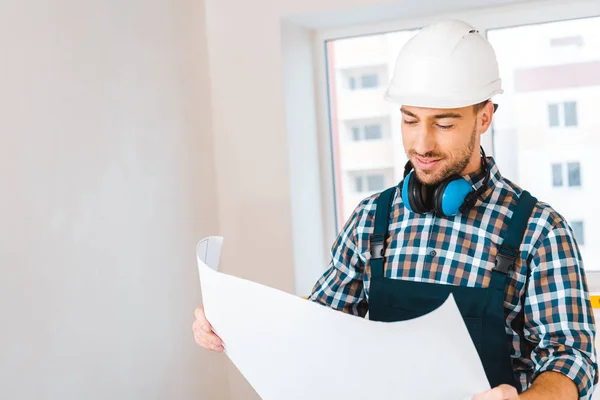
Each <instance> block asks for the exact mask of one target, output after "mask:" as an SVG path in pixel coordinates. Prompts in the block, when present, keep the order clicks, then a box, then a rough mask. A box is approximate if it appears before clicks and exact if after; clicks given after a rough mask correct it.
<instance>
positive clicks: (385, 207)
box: [370, 186, 397, 277]
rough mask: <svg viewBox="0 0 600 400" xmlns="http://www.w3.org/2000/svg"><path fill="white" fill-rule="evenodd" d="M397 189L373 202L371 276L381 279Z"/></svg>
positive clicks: (382, 194) (389, 190)
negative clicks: (391, 211) (391, 212)
mask: <svg viewBox="0 0 600 400" xmlns="http://www.w3.org/2000/svg"><path fill="white" fill-rule="evenodd" d="M396 189H397V187H396V186H394V187H391V188H389V189H387V190H385V191H383V192H382V193H381V194H380V195H379V197H378V198H377V200H376V202H375V207H376V208H375V227H374V230H373V234H372V235H371V243H370V250H371V260H370V263H371V276H372V277H383V262H384V260H385V258H384V255H385V242H386V239H387V237H388V232H389V223H390V209H391V207H392V199H393V198H394V193H395V192H396Z"/></svg>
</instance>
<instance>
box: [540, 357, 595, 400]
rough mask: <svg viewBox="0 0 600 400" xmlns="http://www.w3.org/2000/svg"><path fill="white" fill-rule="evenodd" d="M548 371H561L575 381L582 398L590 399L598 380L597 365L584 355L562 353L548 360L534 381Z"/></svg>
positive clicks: (584, 399)
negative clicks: (592, 363) (587, 359)
mask: <svg viewBox="0 0 600 400" xmlns="http://www.w3.org/2000/svg"><path fill="white" fill-rule="evenodd" d="M547 371H553V372H559V373H561V374H563V375H565V376H567V377H568V378H569V379H571V380H572V381H573V382H575V385H577V388H578V390H579V399H580V400H590V399H591V397H592V394H593V388H594V385H595V384H596V383H597V382H598V376H597V372H596V366H595V365H593V366H592V365H590V363H589V362H588V361H586V360H585V359H584V358H583V357H577V356H574V355H561V356H560V357H556V358H554V357H553V358H551V359H550V360H548V361H546V362H545V363H544V364H542V366H541V367H540V368H538V369H537V370H536V371H535V373H534V375H533V379H532V381H533V380H535V378H537V377H538V376H539V375H540V374H541V373H542V372H547ZM592 374H593V376H592Z"/></svg>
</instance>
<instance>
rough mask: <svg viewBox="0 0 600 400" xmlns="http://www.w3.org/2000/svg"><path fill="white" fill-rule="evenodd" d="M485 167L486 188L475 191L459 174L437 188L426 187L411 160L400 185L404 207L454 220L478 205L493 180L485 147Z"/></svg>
mask: <svg viewBox="0 0 600 400" xmlns="http://www.w3.org/2000/svg"><path fill="white" fill-rule="evenodd" d="M481 167H482V168H483V169H484V171H485V179H484V182H483V185H481V187H480V188H479V189H477V190H476V191H475V190H473V187H472V186H471V184H470V183H469V182H467V180H466V179H464V178H463V177H461V176H458V175H452V176H450V177H448V178H446V179H444V180H443V181H442V182H440V183H439V184H437V185H435V186H428V185H424V184H422V183H421V182H420V181H419V179H417V176H416V175H415V174H414V170H413V165H412V163H411V162H410V161H408V162H407V163H406V166H405V167H404V179H403V180H402V182H401V183H400V186H401V187H402V199H403V200H404V205H405V206H406V208H408V209H409V210H410V211H412V212H415V213H417V214H426V213H428V212H431V211H434V212H435V213H436V214H437V215H440V216H445V217H451V216H454V215H456V214H458V213H464V212H465V211H467V210H468V209H470V208H471V207H473V206H474V205H475V203H476V202H477V197H479V196H480V195H481V194H482V193H483V192H484V191H485V190H486V189H487V184H488V182H489V179H490V170H489V168H488V164H487V159H486V156H485V152H484V151H483V148H481Z"/></svg>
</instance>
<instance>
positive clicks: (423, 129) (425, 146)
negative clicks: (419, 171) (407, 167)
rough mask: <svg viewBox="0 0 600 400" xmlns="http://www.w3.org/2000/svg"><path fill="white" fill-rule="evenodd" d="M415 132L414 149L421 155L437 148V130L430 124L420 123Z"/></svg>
mask: <svg viewBox="0 0 600 400" xmlns="http://www.w3.org/2000/svg"><path fill="white" fill-rule="evenodd" d="M413 134H414V149H415V151H416V152H417V153H418V154H420V155H426V154H427V153H431V152H433V151H434V150H435V146H436V140H435V130H434V129H433V127H431V126H429V124H420V126H419V127H417V128H416V129H415V131H414V132H413Z"/></svg>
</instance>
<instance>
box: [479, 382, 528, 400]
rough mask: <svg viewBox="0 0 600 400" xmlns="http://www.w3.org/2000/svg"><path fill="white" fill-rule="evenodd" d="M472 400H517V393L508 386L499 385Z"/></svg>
mask: <svg viewBox="0 0 600 400" xmlns="http://www.w3.org/2000/svg"><path fill="white" fill-rule="evenodd" d="M473 400H519V393H518V392H517V389H515V388H514V387H512V386H510V385H500V386H498V387H495V388H493V389H491V390H488V391H487V392H484V393H480V394H478V395H476V396H475V397H473Z"/></svg>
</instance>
